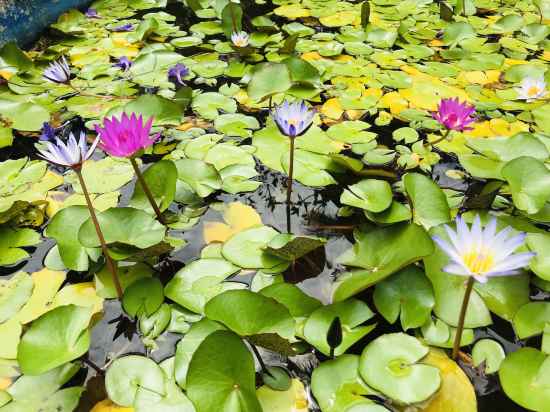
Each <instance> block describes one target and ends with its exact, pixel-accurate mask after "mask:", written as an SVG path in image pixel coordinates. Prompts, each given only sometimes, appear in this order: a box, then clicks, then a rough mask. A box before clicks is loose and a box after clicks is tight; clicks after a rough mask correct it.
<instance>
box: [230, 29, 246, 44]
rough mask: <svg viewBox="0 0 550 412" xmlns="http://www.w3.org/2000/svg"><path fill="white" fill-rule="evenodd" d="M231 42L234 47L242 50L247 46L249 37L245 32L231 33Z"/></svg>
mask: <svg viewBox="0 0 550 412" xmlns="http://www.w3.org/2000/svg"><path fill="white" fill-rule="evenodd" d="M231 42H232V43H233V45H234V46H235V47H239V48H243V47H246V46H248V43H249V42H250V36H249V35H248V33H247V32H245V31H240V32H233V34H232V35H231Z"/></svg>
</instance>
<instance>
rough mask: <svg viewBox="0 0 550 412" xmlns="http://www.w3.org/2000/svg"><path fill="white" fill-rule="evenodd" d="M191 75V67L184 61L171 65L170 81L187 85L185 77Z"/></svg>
mask: <svg viewBox="0 0 550 412" xmlns="http://www.w3.org/2000/svg"><path fill="white" fill-rule="evenodd" d="M187 75H189V69H188V68H187V66H185V65H184V64H182V63H178V64H176V65H175V66H172V67H170V69H169V70H168V81H170V82H172V83H174V85H175V86H176V87H177V86H183V85H185V81H184V80H183V78H184V77H186V76H187Z"/></svg>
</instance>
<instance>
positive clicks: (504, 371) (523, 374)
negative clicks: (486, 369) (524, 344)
mask: <svg viewBox="0 0 550 412" xmlns="http://www.w3.org/2000/svg"><path fill="white" fill-rule="evenodd" d="M548 359H550V358H548V356H546V355H545V354H544V353H542V352H540V351H538V350H536V349H533V348H521V349H519V350H518V351H516V352H512V353H510V354H508V356H506V359H504V361H503V362H502V364H501V366H500V370H499V372H498V375H499V377H500V382H501V384H502V389H504V392H505V393H506V395H508V396H509V397H510V398H511V399H512V400H513V401H514V402H516V403H518V404H519V405H521V406H523V407H524V408H527V409H530V410H537V411H543V412H546V411H547V410H548V405H549V404H550V388H549V387H548V381H549V380H550V362H549V361H548Z"/></svg>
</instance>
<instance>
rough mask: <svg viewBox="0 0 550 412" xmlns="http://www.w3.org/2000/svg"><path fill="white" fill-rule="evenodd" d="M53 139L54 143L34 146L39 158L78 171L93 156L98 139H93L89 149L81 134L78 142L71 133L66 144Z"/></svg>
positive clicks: (84, 137) (41, 143)
mask: <svg viewBox="0 0 550 412" xmlns="http://www.w3.org/2000/svg"><path fill="white" fill-rule="evenodd" d="M48 126H49V125H48ZM49 127H51V126H49ZM51 133H52V131H51V130H48V134H49V135H50V134H51ZM54 133H55V131H54ZM54 138H55V141H54V142H52V141H48V142H46V141H44V142H40V143H38V144H37V145H36V148H37V149H38V153H39V156H40V157H42V158H44V159H46V160H47V161H49V162H51V163H53V164H55V165H58V166H64V167H70V168H73V169H80V168H81V167H82V164H83V163H84V162H85V161H86V160H88V159H89V158H90V156H91V155H92V154H93V152H94V150H95V148H96V146H97V144H98V142H99V139H95V141H94V142H93V143H92V145H91V146H90V148H88V144H87V142H86V134H85V133H83V132H82V133H80V137H79V139H78V141H77V140H76V138H75V136H74V134H73V133H70V134H69V139H68V141H67V143H64V142H63V141H62V140H61V139H60V138H59V137H56V136H55V135H54Z"/></svg>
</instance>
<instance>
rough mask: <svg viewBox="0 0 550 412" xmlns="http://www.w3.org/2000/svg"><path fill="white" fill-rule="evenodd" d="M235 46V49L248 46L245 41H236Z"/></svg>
mask: <svg viewBox="0 0 550 412" xmlns="http://www.w3.org/2000/svg"><path fill="white" fill-rule="evenodd" d="M234 44H235V46H237V47H246V46H247V45H248V44H247V42H246V39H236V40H235V41H234Z"/></svg>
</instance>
